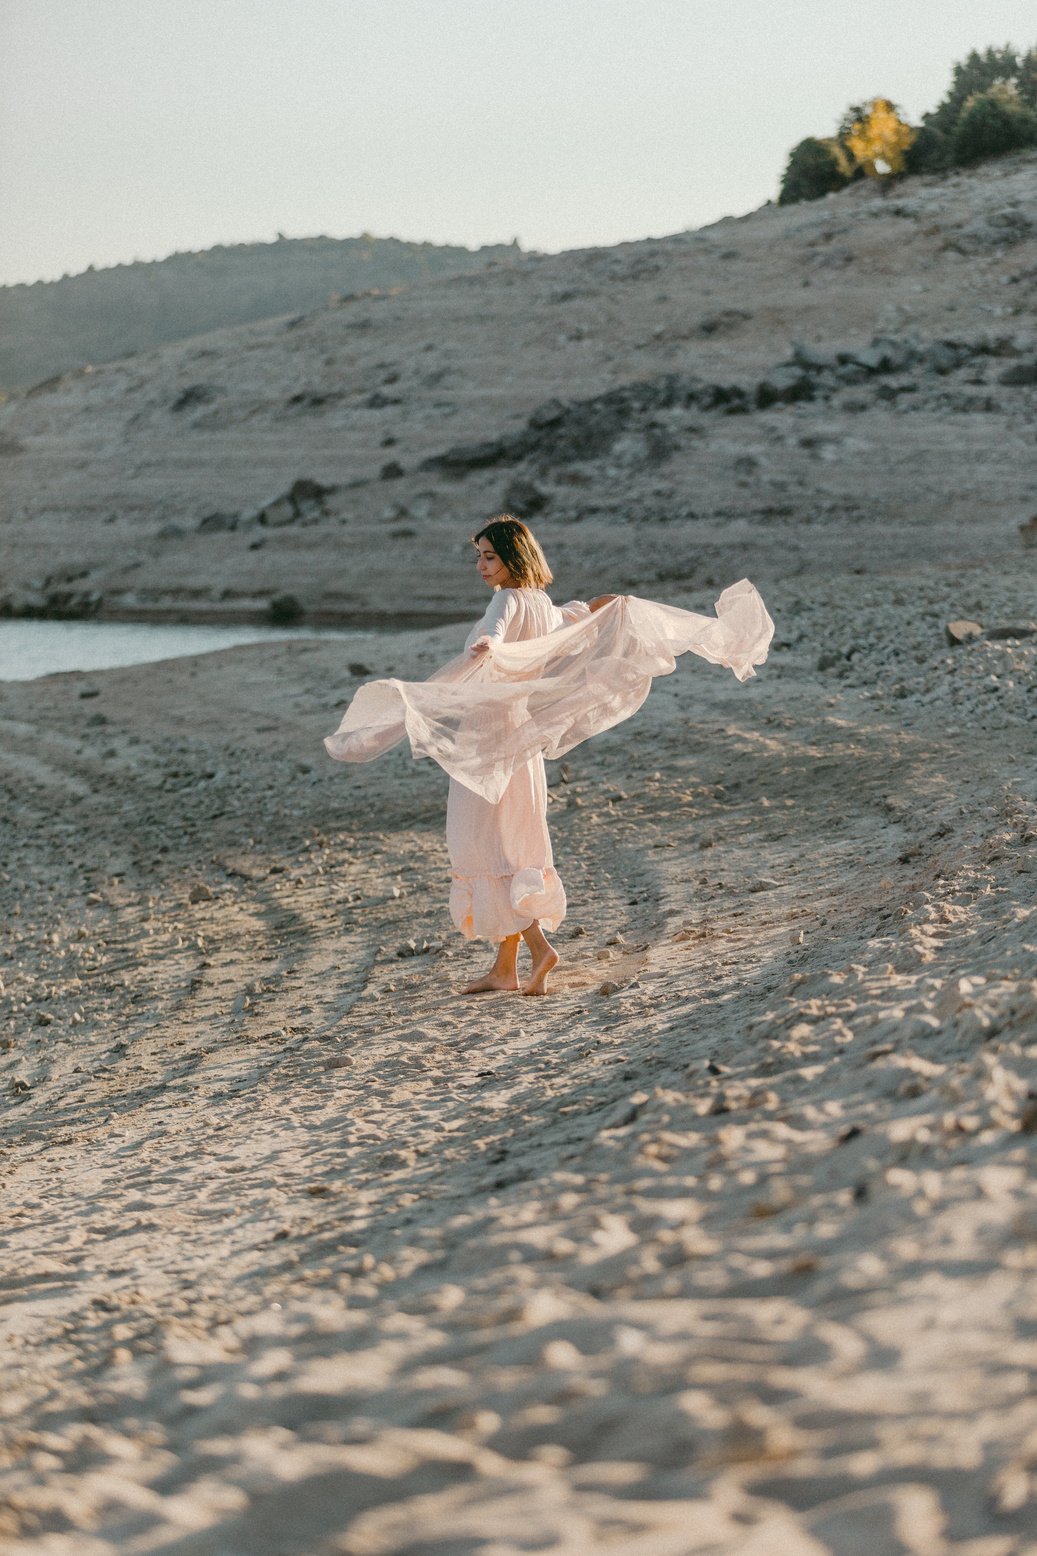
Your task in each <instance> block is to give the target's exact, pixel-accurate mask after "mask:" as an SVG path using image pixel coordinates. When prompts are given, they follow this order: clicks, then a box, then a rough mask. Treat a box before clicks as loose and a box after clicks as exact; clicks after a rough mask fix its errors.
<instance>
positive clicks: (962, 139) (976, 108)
mask: <svg viewBox="0 0 1037 1556" xmlns="http://www.w3.org/2000/svg"><path fill="white" fill-rule="evenodd" d="M1028 146H1037V113H1034V111H1033V109H1032V108H1029V107H1027V105H1026V103H1024V102H1023V100H1022V98H1021V96H1020V95H1019V92H1018V90H1017V88H1016V86H1015V84H1014V83H1008V82H998V83H997V84H996V85H995V86H992V87H990V88H989V89H988V90H987V91H986V92H976V93H974V94H973V95H972V97H970V98H967V99H966V101H965V104H964V106H963V108H962V111H961V113H960V114H959V115H958V119H957V122H956V123H955V126H954V132H953V134H952V136H951V150H952V152H953V156H954V161H955V162H956V163H957V164H958V165H959V166H967V165H968V164H969V163H971V162H982V161H984V160H985V159H986V158H987V157H1003V156H1005V155H1006V154H1007V153H1008V152H1010V151H1023V150H1025V149H1026V147H1028Z"/></svg>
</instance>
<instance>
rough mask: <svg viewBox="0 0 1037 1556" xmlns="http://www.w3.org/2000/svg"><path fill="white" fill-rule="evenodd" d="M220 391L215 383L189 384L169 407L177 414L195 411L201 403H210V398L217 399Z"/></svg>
mask: <svg viewBox="0 0 1037 1556" xmlns="http://www.w3.org/2000/svg"><path fill="white" fill-rule="evenodd" d="M218 393H219V390H218V389H216V388H215V386H214V385H213V384H188V386H187V388H186V389H181V391H180V393H179V394H178V395H177V397H176V399H175V400H174V401H173V403H172V405H171V406H170V407H169V408H170V410H171V411H174V412H176V413H177V414H179V413H180V412H181V411H193V410H195V409H196V408H197V407H198V406H199V405H208V403H209V401H210V400H215V398H216V396H217V394H218Z"/></svg>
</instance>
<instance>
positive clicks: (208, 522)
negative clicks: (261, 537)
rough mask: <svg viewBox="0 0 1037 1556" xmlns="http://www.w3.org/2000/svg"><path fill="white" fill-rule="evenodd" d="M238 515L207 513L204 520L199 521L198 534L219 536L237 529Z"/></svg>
mask: <svg viewBox="0 0 1037 1556" xmlns="http://www.w3.org/2000/svg"><path fill="white" fill-rule="evenodd" d="M237 527H238V515H237V514H236V513H207V514H205V516H204V518H201V519H199V520H198V533H199V534H200V535H217V534H219V533H220V532H221V531H224V530H232V529H237Z"/></svg>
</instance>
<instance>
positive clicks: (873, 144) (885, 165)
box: [845, 97, 917, 178]
mask: <svg viewBox="0 0 1037 1556" xmlns="http://www.w3.org/2000/svg"><path fill="white" fill-rule="evenodd" d="M916 134H917V131H915V130H913V129H912V128H911V126H910V125H909V124H908V123H907V122H906V121H905V120H904V119H902V118H901V117H900V115H899V114H898V113H897V111H896V108H895V107H894V106H893V104H892V103H891V102H890V100H889V98H888V97H876V98H874V99H873V100H872V102H870V103H869V104H868V106H867V111H866V112H865V114H864V117H863V118H862V119H857V120H855V122H854V124H853V125H852V126H851V128H850V130H849V133H848V134H847V136H846V140H845V145H846V149H847V151H849V153H850V155H851V156H852V157H853V159H854V161H855V162H856V164H857V166H858V167H859V168H860V169H861V172H862V173H866V174H867V175H868V177H869V178H878V177H881V176H882V175H883V174H886V173H902V172H903V170H904V157H905V155H906V153H907V149H908V147H909V146H910V145H911V144H912V142H913V141H914V139H915V135H916Z"/></svg>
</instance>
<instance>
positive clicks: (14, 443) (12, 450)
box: [0, 432, 25, 459]
mask: <svg viewBox="0 0 1037 1556" xmlns="http://www.w3.org/2000/svg"><path fill="white" fill-rule="evenodd" d="M24 453H25V444H24V443H22V442H20V441H19V439H18V438H16V437H15V436H14V434H13V433H11V432H0V457H3V458H5V459H7V458H9V457H11V456H12V455H14V454H24Z"/></svg>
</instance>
